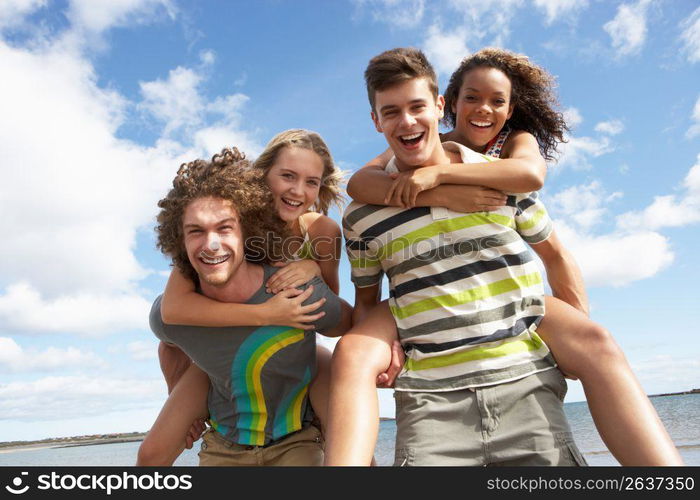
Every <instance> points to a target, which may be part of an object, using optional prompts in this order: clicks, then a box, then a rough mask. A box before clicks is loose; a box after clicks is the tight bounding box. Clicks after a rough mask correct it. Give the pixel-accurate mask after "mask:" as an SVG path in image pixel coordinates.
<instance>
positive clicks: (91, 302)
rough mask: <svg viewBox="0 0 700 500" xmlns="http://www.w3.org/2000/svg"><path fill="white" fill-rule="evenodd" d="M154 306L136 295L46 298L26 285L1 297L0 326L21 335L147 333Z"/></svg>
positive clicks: (18, 284) (78, 294)
mask: <svg viewBox="0 0 700 500" xmlns="http://www.w3.org/2000/svg"><path fill="white" fill-rule="evenodd" d="M150 309H151V303H150V301H148V300H147V299H145V298H143V297H142V296H140V295H137V294H135V293H124V294H118V293H111V294H99V293H95V292H91V293H88V292H83V293H70V292H68V293H63V294H61V295H59V296H57V297H56V298H53V299H46V298H44V297H42V295H41V293H40V292H39V291H38V290H36V289H35V288H34V287H32V286H31V285H29V284H28V283H26V282H20V283H15V284H12V285H10V286H8V287H7V289H6V290H5V293H4V294H3V295H0V323H2V324H3V326H4V327H5V328H6V329H7V330H12V331H16V332H22V333H47V332H56V333H58V332H60V333H75V334H79V335H84V336H91V337H93V336H101V335H105V334H109V333H114V332H119V331H124V330H147V329H148V313H149V311H150Z"/></svg>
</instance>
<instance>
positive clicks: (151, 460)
mask: <svg viewBox="0 0 700 500" xmlns="http://www.w3.org/2000/svg"><path fill="white" fill-rule="evenodd" d="M136 465H137V466H168V465H172V463H170V460H169V457H167V454H166V452H165V450H164V449H163V448H162V447H160V446H158V443H156V441H155V440H153V439H149V436H148V435H147V436H146V438H145V439H144V440H143V442H142V443H141V446H139V451H138V453H137V455H136Z"/></svg>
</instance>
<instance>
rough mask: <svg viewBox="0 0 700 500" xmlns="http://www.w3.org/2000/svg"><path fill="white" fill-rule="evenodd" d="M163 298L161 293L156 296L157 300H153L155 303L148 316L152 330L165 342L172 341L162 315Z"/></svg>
mask: <svg viewBox="0 0 700 500" xmlns="http://www.w3.org/2000/svg"><path fill="white" fill-rule="evenodd" d="M162 300H163V296H162V295H159V296H158V297H156V300H154V301H153V305H152V306H151V314H150V315H149V317H148V322H149V324H150V326H151V331H152V332H153V333H154V334H155V336H156V337H158V338H159V339H160V340H162V341H163V342H169V343H170V342H172V341H171V340H170V339H169V338H168V336H167V334H166V331H165V330H166V329H165V323H163V319H162V318H161V315H160V303H161V301H162Z"/></svg>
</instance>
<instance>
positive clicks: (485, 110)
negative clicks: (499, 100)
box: [476, 101, 491, 115]
mask: <svg viewBox="0 0 700 500" xmlns="http://www.w3.org/2000/svg"><path fill="white" fill-rule="evenodd" d="M476 110H477V111H478V112H479V113H483V114H485V115H486V114H489V113H490V112H491V107H490V106H489V103H488V102H486V101H484V102H482V103H481V104H479V106H478V107H477V108H476Z"/></svg>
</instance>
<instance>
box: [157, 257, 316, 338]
mask: <svg viewBox="0 0 700 500" xmlns="http://www.w3.org/2000/svg"><path fill="white" fill-rule="evenodd" d="M312 291H313V289H312V287H309V288H307V289H306V290H304V291H303V292H302V291H299V290H297V289H288V290H283V291H282V292H280V293H278V294H277V295H275V296H274V297H272V298H270V299H268V300H267V301H266V302H263V303H262V304H237V303H231V302H219V301H218V300H214V299H210V298H208V297H205V296H204V295H202V294H199V293H197V292H196V291H195V287H194V283H192V282H191V281H190V280H188V279H187V278H185V277H184V276H183V275H182V273H180V271H179V270H178V269H177V268H175V269H173V270H172V272H171V273H170V278H169V279H168V284H167V285H166V287H165V292H164V293H163V300H162V302H161V311H160V312H161V317H162V319H163V322H164V323H168V324H171V325H194V326H264V325H287V326H291V327H294V328H302V329H304V330H309V329H313V325H312V324H311V323H313V322H314V321H316V320H317V319H318V318H320V317H321V316H322V315H323V313H318V314H313V311H315V310H317V309H318V308H319V307H321V305H322V304H323V300H324V299H321V300H318V301H316V302H314V303H313V304H309V305H306V306H304V305H302V302H304V301H305V300H306V299H308V298H309V296H310V295H311V293H312Z"/></svg>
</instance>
